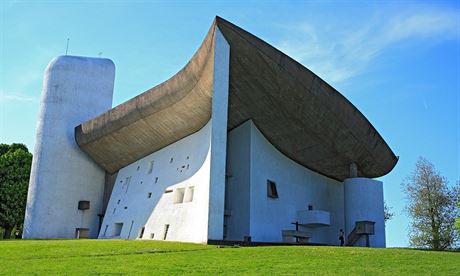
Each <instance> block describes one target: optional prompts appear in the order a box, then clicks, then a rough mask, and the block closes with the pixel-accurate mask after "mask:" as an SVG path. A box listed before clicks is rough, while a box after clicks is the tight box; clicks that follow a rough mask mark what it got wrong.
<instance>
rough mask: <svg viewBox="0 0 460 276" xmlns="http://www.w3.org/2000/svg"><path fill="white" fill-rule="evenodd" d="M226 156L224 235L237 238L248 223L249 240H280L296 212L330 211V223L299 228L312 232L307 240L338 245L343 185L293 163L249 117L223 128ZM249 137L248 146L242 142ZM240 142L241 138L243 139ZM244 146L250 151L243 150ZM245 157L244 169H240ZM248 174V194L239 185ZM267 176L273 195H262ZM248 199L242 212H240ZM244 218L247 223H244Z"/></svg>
mask: <svg viewBox="0 0 460 276" xmlns="http://www.w3.org/2000/svg"><path fill="white" fill-rule="evenodd" d="M228 139H229V144H228V152H229V153H228V155H229V159H228V160H229V163H230V164H227V168H229V170H230V173H231V178H230V180H229V181H228V182H229V183H228V186H229V188H228V190H229V192H230V195H229V196H228V198H227V199H228V202H227V203H226V206H227V208H229V209H232V210H229V211H230V212H231V216H230V217H229V218H227V227H228V233H229V234H228V239H236V240H242V239H243V236H242V235H243V234H244V232H245V231H247V230H244V231H243V230H242V229H248V228H249V235H250V236H251V238H252V241H267V242H268V241H271V242H281V241H283V238H282V235H281V231H282V230H294V229H295V225H292V224H291V223H292V222H295V221H296V220H297V211H301V210H307V208H308V205H312V206H313V208H314V209H315V210H325V211H328V212H330V217H331V219H330V222H331V225H330V226H327V227H320V228H310V227H308V228H307V227H302V226H301V227H300V229H299V230H301V231H308V232H310V233H312V238H311V239H310V242H314V243H326V244H332V245H337V244H339V240H338V233H339V229H341V228H344V226H345V224H344V210H343V208H344V198H343V184H342V183H340V182H338V181H335V180H333V179H330V178H327V177H325V176H322V175H320V174H317V173H315V172H312V171H311V170H309V169H307V168H305V167H303V166H301V165H299V164H297V163H295V162H294V161H292V160H291V159H289V158H287V157H286V156H284V155H283V154H282V153H280V152H279V151H278V150H277V149H276V148H275V147H274V146H273V145H271V144H270V142H269V141H268V140H267V139H266V138H265V137H264V136H263V135H262V133H261V132H260V131H259V130H258V129H257V127H256V126H255V125H254V123H253V122H252V121H248V122H245V123H244V124H242V125H241V126H239V127H238V128H236V129H234V130H232V131H231V132H230V133H229V138H228ZM248 139H250V146H249V147H248V145H247V141H248ZM243 141H246V142H243ZM247 148H249V150H250V152H249V153H248V152H247ZM248 159H249V160H250V161H249V163H250V171H249V173H248V172H247V171H246V170H244V169H241V167H243V166H245V163H247V161H246V160H248ZM248 175H249V182H250V184H249V189H250V191H249V199H248V198H247V197H246V194H245V193H246V191H245V190H244V189H245V187H244V186H245V185H247V179H248ZM267 179H269V180H272V181H274V182H275V183H276V187H277V190H278V195H279V197H278V198H269V197H267ZM248 201H249V206H250V207H249V209H247V212H248V213H244V209H246V208H247V207H243V206H247V205H248ZM248 217H249V223H250V225H249V227H248V226H245V225H244V224H245V223H246V222H245V221H247V219H248Z"/></svg>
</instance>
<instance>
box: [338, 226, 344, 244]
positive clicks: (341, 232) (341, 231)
mask: <svg viewBox="0 0 460 276" xmlns="http://www.w3.org/2000/svg"><path fill="white" fill-rule="evenodd" d="M344 235H345V233H344V232H343V230H342V229H340V232H339V240H340V246H343V245H344V243H345V237H344Z"/></svg>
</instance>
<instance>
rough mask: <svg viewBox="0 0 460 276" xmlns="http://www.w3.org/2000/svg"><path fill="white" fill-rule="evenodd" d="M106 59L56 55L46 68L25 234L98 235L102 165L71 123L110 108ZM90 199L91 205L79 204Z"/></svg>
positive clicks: (110, 85) (110, 75) (110, 66)
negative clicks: (86, 149) (88, 152)
mask: <svg viewBox="0 0 460 276" xmlns="http://www.w3.org/2000/svg"><path fill="white" fill-rule="evenodd" d="M114 77H115V66H114V64H113V62H112V61H111V60H109V59H100V58H86V57H75V56H60V57H57V58H55V59H53V60H52V61H51V62H50V63H49V65H48V67H47V68H46V71H45V77H44V81H43V91H42V96H41V102H40V112H39V117H38V122H37V135H36V144H35V151H34V156H33V161H32V171H31V177H30V184H29V192H28V198H27V209H26V216H25V221H24V234H23V236H24V238H74V237H75V230H76V228H89V229H90V236H91V237H97V230H98V224H99V219H98V216H97V214H99V213H100V211H101V205H102V196H103V189H104V177H105V175H104V170H102V169H101V168H99V167H98V166H97V165H96V164H95V163H94V162H93V161H92V160H91V159H90V158H89V157H88V156H87V155H86V154H84V153H83V152H82V151H81V150H80V149H79V148H78V146H77V144H76V142H75V138H74V128H75V127H76V126H77V125H79V124H81V123H83V122H85V121H87V120H89V119H91V118H93V117H95V116H97V115H99V114H100V113H102V112H105V111H106V110H108V109H110V108H111V105H112V94H113V82H114ZM80 200H89V201H90V209H89V210H85V211H79V210H78V201H80Z"/></svg>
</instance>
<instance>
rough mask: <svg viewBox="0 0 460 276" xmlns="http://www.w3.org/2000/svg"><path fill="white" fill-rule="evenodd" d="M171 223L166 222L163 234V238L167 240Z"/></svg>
mask: <svg viewBox="0 0 460 276" xmlns="http://www.w3.org/2000/svg"><path fill="white" fill-rule="evenodd" d="M168 231H169V224H165V234H164V235H163V240H166V238H167V237H168Z"/></svg>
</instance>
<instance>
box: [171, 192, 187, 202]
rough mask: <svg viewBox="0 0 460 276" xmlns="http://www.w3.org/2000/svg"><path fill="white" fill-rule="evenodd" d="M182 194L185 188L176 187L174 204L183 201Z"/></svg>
mask: <svg viewBox="0 0 460 276" xmlns="http://www.w3.org/2000/svg"><path fill="white" fill-rule="evenodd" d="M184 194H185V188H177V189H176V190H175V192H174V200H173V202H174V203H175V204H177V203H182V202H184Z"/></svg>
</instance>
